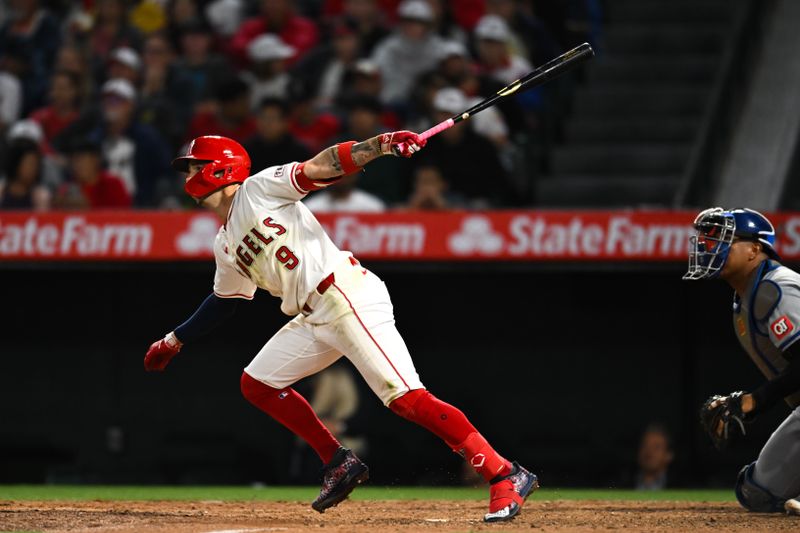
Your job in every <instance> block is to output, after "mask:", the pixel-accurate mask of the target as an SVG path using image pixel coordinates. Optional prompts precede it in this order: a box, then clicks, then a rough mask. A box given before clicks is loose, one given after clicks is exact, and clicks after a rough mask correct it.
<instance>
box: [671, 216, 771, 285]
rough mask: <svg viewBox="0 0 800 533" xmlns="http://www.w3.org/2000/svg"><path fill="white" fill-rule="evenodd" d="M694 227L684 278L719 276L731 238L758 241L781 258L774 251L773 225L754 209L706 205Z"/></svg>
mask: <svg viewBox="0 0 800 533" xmlns="http://www.w3.org/2000/svg"><path fill="white" fill-rule="evenodd" d="M694 229H695V230H696V232H697V233H696V234H695V235H693V236H692V237H691V238H690V240H689V243H690V247H689V248H690V249H689V270H688V271H687V272H686V274H684V276H683V279H690V280H696V279H713V278H716V277H717V276H719V274H720V272H721V271H722V268H723V267H724V266H725V261H727V260H728V254H729V253H730V250H731V244H733V241H734V238H736V239H741V240H748V241H753V242H758V243H761V246H762V248H763V250H764V253H766V254H767V255H768V256H769V257H770V258H772V259H780V257H779V256H778V253H777V252H776V251H775V228H774V227H773V226H772V223H771V222H770V221H769V220H768V219H767V217H765V216H764V215H762V214H761V213H759V212H758V211H755V210H753V209H746V208H737V209H728V210H725V209H723V208H721V207H712V208H710V209H706V210H705V211H702V212H701V213H700V214H699V215H697V217H696V218H695V219H694Z"/></svg>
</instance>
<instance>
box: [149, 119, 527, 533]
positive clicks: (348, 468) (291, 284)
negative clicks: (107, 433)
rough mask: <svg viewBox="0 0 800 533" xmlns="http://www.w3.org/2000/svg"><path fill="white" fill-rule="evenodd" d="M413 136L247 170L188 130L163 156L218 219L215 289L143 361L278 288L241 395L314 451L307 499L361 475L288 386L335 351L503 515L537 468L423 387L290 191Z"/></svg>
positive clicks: (242, 155)
mask: <svg viewBox="0 0 800 533" xmlns="http://www.w3.org/2000/svg"><path fill="white" fill-rule="evenodd" d="M424 145H425V140H424V139H421V138H420V137H419V136H418V135H417V134H415V133H411V132H408V131H399V132H393V133H386V134H383V135H380V136H377V137H373V138H371V139H369V140H367V141H364V142H345V143H341V144H338V145H336V146H332V147H330V148H328V149H326V150H324V151H322V152H320V153H319V154H318V155H316V156H315V157H314V158H312V159H309V160H308V161H305V162H300V163H298V162H293V163H288V164H285V165H280V166H275V167H270V168H267V169H265V170H262V171H260V172H258V173H256V174H254V175H253V176H250V158H249V156H248V154H247V152H246V151H245V150H244V148H242V146H240V145H239V144H238V143H237V142H235V141H233V140H231V139H227V138H224V137H216V136H207V137H199V138H197V139H195V140H194V141H192V143H191V144H190V146H189V148H188V152H187V154H186V155H185V156H183V157H179V158H177V159H176V160H175V161H174V162H173V167H174V168H175V169H176V170H178V171H181V172H185V173H186V185H185V189H186V192H187V193H188V194H189V195H190V196H191V197H192V198H194V199H195V200H196V201H197V202H198V203H200V204H201V205H203V206H205V207H207V208H208V209H210V210H211V211H213V212H214V213H216V214H217V215H218V216H219V218H220V220H221V221H222V223H223V225H222V227H221V228H220V230H219V233H218V234H217V237H216V241H215V243H214V255H215V258H216V273H215V276H214V290H213V293H212V294H210V295H209V296H208V297H207V298H206V300H205V301H204V302H203V304H202V305H201V306H200V307H199V308H198V309H197V311H196V312H195V313H194V315H193V316H192V317H191V318H189V320H187V321H186V322H184V323H183V324H181V325H180V326H179V327H177V328H176V329H175V330H174V331H172V332H170V333H168V334H167V335H166V336H165V337H164V338H163V339H161V340H159V341H157V342H155V343H153V345H152V346H150V349H149V350H148V351H147V355H146V356H145V360H144V366H145V368H146V369H147V370H163V369H164V368H165V367H166V365H167V363H168V362H169V361H170V359H172V357H174V356H175V355H176V354H177V353H178V352H179V351H180V349H181V347H182V346H183V345H184V344H186V343H190V342H193V341H195V340H197V339H199V338H200V337H201V336H202V335H203V334H204V333H205V332H207V331H208V330H209V329H211V328H212V327H214V326H216V325H217V324H219V323H220V322H221V321H222V320H223V319H224V318H226V317H228V316H230V314H231V313H232V312H233V310H234V308H235V305H236V302H238V301H239V300H250V299H252V298H253V295H254V294H255V292H256V289H257V288H262V289H264V290H266V291H268V292H269V293H270V294H272V295H273V296H277V297H279V298H281V300H282V303H281V309H282V310H283V312H284V313H286V314H287V315H289V316H292V317H294V318H292V320H290V321H289V322H288V323H287V324H286V325H285V326H284V327H283V328H281V329H280V330H279V331H278V332H277V333H275V334H274V335H273V336H272V338H271V339H270V340H269V341H268V342H267V343H266V344H265V345H264V347H263V348H262V349H261V351H260V352H259V353H258V354H257V355H256V356H255V358H254V359H253V360H252V361H251V362H250V364H249V365H248V366H247V367H246V368H245V369H244V372H243V373H242V377H241V388H242V394H243V395H244V396H245V398H247V400H249V401H250V402H251V403H252V404H253V405H255V406H256V407H257V408H259V409H261V410H262V411H264V412H265V413H267V414H268V415H270V416H272V417H273V418H274V419H275V420H277V421H278V422H280V423H281V424H283V425H284V426H286V427H287V428H288V429H289V430H291V431H292V432H294V433H295V434H296V435H298V436H299V437H301V438H302V439H304V440H305V441H306V442H307V443H308V444H309V445H310V446H311V447H312V448H313V449H314V450H315V451H316V452H317V454H318V455H319V457H320V459H321V460H322V462H323V463H324V465H325V467H324V475H323V481H322V489H321V490H320V494H319V496H318V497H317V499H315V500H314V502H313V503H312V504H311V506H312V507H313V508H314V509H315V510H317V511H319V512H324V511H325V509H327V508H329V507H331V506H334V505H336V504H338V503H339V502H341V501H342V500H344V499H345V498H347V496H348V494H349V493H350V492H351V491H352V490H353V489H354V488H355V487H356V485H358V484H359V483H362V482H363V481H365V480H366V479H367V477H368V475H369V471H368V468H367V466H366V465H365V464H364V463H363V462H362V461H361V460H359V459H358V457H356V456H355V454H353V453H352V451H350V450H347V449H345V448H343V447H342V446H341V445H340V444H339V442H338V441H337V440H336V439H335V438H334V437H333V435H331V433H330V432H329V431H328V430H327V429H326V428H325V426H324V425H323V424H322V423H321V422H320V420H319V419H318V418H317V416H316V414H315V413H314V412H313V410H312V409H311V406H310V405H309V404H308V402H306V400H305V399H304V398H303V397H302V396H301V395H300V394H298V393H297V392H296V391H295V390H294V389H293V388H292V384H294V383H295V382H296V381H298V380H300V379H302V378H304V377H306V376H309V375H311V374H314V373H316V372H319V371H320V370H322V369H324V368H326V367H327V366H329V365H330V364H332V363H333V362H334V361H336V360H337V359H339V358H340V357H341V356H342V355H344V356H346V357H347V358H348V359H349V360H350V361H351V362H352V363H353V365H354V366H355V367H356V368H357V369H358V371H359V372H360V373H361V375H362V376H363V377H364V379H365V380H366V381H367V383H368V384H369V386H370V388H371V389H372V390H373V391H374V392H375V394H376V395H378V397H379V398H380V399H381V400H382V401H383V403H384V404H385V405H386V406H388V407H389V409H391V410H392V411H393V412H394V413H396V414H398V415H400V416H402V417H403V418H406V419H408V420H411V421H412V422H415V423H417V424H419V425H421V426H423V427H425V428H426V429H428V430H429V431H431V432H433V433H434V434H436V435H437V436H438V437H440V438H441V439H442V440H444V442H445V443H446V444H447V445H448V446H450V448H451V449H453V450H454V451H455V452H457V453H459V454H461V455H462V456H463V457H464V458H465V459H466V460H467V461H469V463H470V464H471V465H472V467H474V468H475V470H476V471H477V472H478V473H480V474H481V475H482V476H483V477H484V479H486V480H487V481H489V482H490V483H491V488H490V502H489V513H488V514H486V515H485V517H484V520H486V521H487V522H494V521H503V520H510V519H512V518H514V516H515V515H517V514H518V513H519V511H520V509H521V508H522V505H523V503H524V501H525V499H526V498H527V497H528V495H529V494H530V493H531V492H533V491H534V490H535V489H536V488H537V487H538V482H537V477H536V476H535V475H534V474H532V473H530V472H529V471H528V470H526V469H525V468H523V467H521V466H520V465H519V464H518V463H516V462H509V461H508V460H506V459H505V458H503V457H502V456H501V455H500V454H498V453H497V452H496V451H495V450H494V449H493V448H492V447H491V446H490V445H489V443H488V442H487V441H486V439H485V438H484V437H483V436H482V435H481V434H480V433H479V432H478V431H477V430H476V429H475V427H474V426H473V425H472V424H471V423H470V422H469V420H467V418H466V417H465V416H464V414H463V413H462V412H461V411H459V410H458V409H456V408H455V407H453V406H452V405H449V404H447V403H445V402H443V401H441V400H439V399H438V398H436V397H435V396H433V395H432V394H431V393H430V392H428V391H427V390H425V387H424V386H423V384H422V382H421V381H420V378H419V376H418V375H417V371H416V370H415V368H414V363H413V362H412V360H411V356H410V355H409V352H408V349H407V348H406V345H405V343H404V342H403V339H402V337H401V336H400V334H399V333H398V332H397V329H396V328H395V323H394V315H393V309H392V302H391V300H390V298H389V293H388V291H387V290H386V285H384V283H383V282H382V281H381V280H380V279H379V278H378V277H377V276H376V275H375V274H373V273H372V272H370V271H369V270H367V269H365V268H364V267H363V266H362V265H360V264H359V262H358V261H357V260H356V259H355V258H354V257H353V256H352V254H350V253H348V252H345V251H341V250H339V249H338V248H337V247H336V245H334V243H333V242H332V241H331V239H330V238H329V237H328V235H326V234H325V231H324V230H323V228H322V226H321V225H320V224H319V222H317V220H316V219H315V218H314V216H313V215H312V214H311V212H310V211H309V210H308V209H307V208H306V207H305V206H304V205H303V204H302V202H300V200H301V199H303V198H304V197H305V196H306V195H307V194H308V193H309V192H311V191H315V190H318V189H321V188H324V187H327V186H329V185H331V184H332V183H335V182H336V181H337V180H338V179H339V178H340V177H341V176H342V175H345V174H350V173H353V172H357V171H359V170H360V169H361V168H362V167H363V166H364V165H366V164H367V163H369V162H370V161H372V160H373V159H376V158H378V157H381V156H384V155H388V154H392V155H396V156H404V157H410V156H411V155H412V154H413V153H415V152H416V151H418V150H419V149H420V148H422V147H423V146H424Z"/></svg>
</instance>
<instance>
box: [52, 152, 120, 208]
mask: <svg viewBox="0 0 800 533" xmlns="http://www.w3.org/2000/svg"><path fill="white" fill-rule="evenodd" d="M69 171H70V178H71V179H70V181H68V182H67V183H65V184H64V185H63V186H62V187H61V189H60V190H59V194H58V197H57V199H56V204H57V205H58V206H59V207H62V208H84V209H85V208H89V209H104V208H106V209H107V208H126V207H130V206H131V203H132V199H131V195H130V194H129V193H128V190H127V189H126V187H125V184H124V183H123V182H122V180H121V179H120V178H118V177H117V176H115V175H113V174H111V173H109V172H108V171H106V170H105V169H103V154H102V148H101V146H100V144H98V143H95V142H93V141H90V140H79V141H76V142H74V143H73V145H72V146H71V147H70V149H69Z"/></svg>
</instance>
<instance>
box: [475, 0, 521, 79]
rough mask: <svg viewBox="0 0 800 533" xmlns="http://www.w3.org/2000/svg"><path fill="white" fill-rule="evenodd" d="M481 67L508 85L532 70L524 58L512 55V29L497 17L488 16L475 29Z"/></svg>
mask: <svg viewBox="0 0 800 533" xmlns="http://www.w3.org/2000/svg"><path fill="white" fill-rule="evenodd" d="M475 38H476V39H477V47H478V56H479V58H480V67H481V68H482V69H483V71H484V72H485V73H487V74H488V75H489V76H491V77H492V78H494V79H496V80H497V81H499V82H501V83H502V84H503V85H507V84H509V83H511V82H513V81H514V80H518V79H519V78H521V77H522V76H524V75H525V74H527V73H528V72H530V71H531V70H532V67H531V64H530V63H529V62H528V61H527V60H526V59H525V58H524V57H522V56H520V55H517V54H515V53H512V51H511V49H510V46H509V43H510V41H511V39H512V34H511V29H510V28H509V27H508V24H506V21H505V20H503V19H502V18H501V17H499V16H497V15H486V16H485V17H483V18H482V19H481V20H480V22H478V25H477V26H476V27H475Z"/></svg>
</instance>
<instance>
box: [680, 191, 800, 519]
mask: <svg viewBox="0 0 800 533" xmlns="http://www.w3.org/2000/svg"><path fill="white" fill-rule="evenodd" d="M694 227H695V229H696V231H697V233H696V235H695V236H694V237H692V250H691V252H690V255H689V271H688V272H687V273H686V275H685V276H684V277H683V278H684V279H689V280H697V279H712V278H716V277H719V278H721V279H723V280H725V281H726V282H728V284H729V285H730V286H731V287H733V289H734V291H735V293H734V299H733V329H734V331H735V333H736V336H737V338H738V339H739V342H740V343H741V345H742V348H744V350H745V351H746V352H747V354H748V355H749V356H750V358H751V359H752V360H753V362H754V363H755V364H756V366H757V367H758V368H759V370H761V372H762V373H763V374H764V376H765V377H766V378H767V382H766V383H764V384H763V385H762V386H761V387H759V388H757V389H755V390H754V391H752V392H751V393H746V392H743V391H738V392H734V393H732V394H729V395H727V396H712V397H711V398H709V400H708V401H707V402H706V403H705V404H704V405H703V408H702V409H701V413H700V416H701V421H702V423H703V425H704V426H705V429H706V431H708V433H709V434H710V436H711V439H712V441H713V442H714V444H715V445H716V446H717V448H719V449H722V448H724V447H725V445H726V443H727V441H728V440H729V439H730V438H731V437H733V436H734V435H736V434H738V433H741V434H744V433H745V431H746V430H745V423H746V422H749V421H751V420H753V419H754V418H755V417H757V416H758V414H759V413H763V412H764V411H766V410H767V409H770V408H772V407H773V406H774V405H775V404H777V403H779V402H780V401H781V400H784V401H785V402H786V403H787V404H788V405H789V407H790V408H791V409H792V412H791V414H790V415H789V416H788V417H787V418H786V420H784V422H783V423H782V424H781V425H780V426H779V427H778V428H777V429H776V430H775V432H774V433H773V434H772V436H771V437H770V438H769V440H768V441H767V443H766V444H765V445H764V448H763V449H762V450H761V453H760V454H759V456H758V459H757V460H756V461H755V462H753V463H751V464H749V465H746V466H744V467H743V468H742V469H741V471H740V472H739V476H738V479H737V480H736V498H737V499H738V500H739V503H740V504H741V505H742V506H743V507H744V508H745V509H748V510H751V511H758V512H783V511H786V512H788V513H789V514H800V502H799V501H798V498H799V497H800V342H797V341H798V339H800V274H798V273H797V272H794V271H793V270H790V269H788V268H786V267H785V266H783V265H781V264H780V263H779V260H780V257H779V256H778V254H777V253H776V251H775V229H774V228H773V226H772V224H771V223H770V221H769V220H768V219H767V218H766V217H765V216H764V215H762V214H761V213H759V212H757V211H753V210H752V209H730V210H724V209H722V208H719V207H716V208H713V209H706V210H705V211H703V212H701V213H700V214H699V215H698V216H697V218H696V219H695V221H694Z"/></svg>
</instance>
